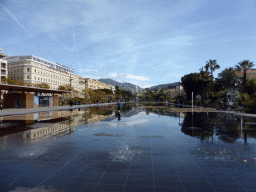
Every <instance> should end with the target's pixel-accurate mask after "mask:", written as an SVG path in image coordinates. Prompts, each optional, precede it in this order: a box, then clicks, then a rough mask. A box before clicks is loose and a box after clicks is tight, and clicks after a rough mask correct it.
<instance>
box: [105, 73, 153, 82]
mask: <svg viewBox="0 0 256 192" xmlns="http://www.w3.org/2000/svg"><path fill="white" fill-rule="evenodd" d="M108 76H109V77H116V78H122V79H133V80H138V81H148V80H149V78H148V77H143V76H139V75H133V74H122V73H110V74H109V75H108Z"/></svg>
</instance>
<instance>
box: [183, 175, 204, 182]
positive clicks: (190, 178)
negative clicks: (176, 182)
mask: <svg viewBox="0 0 256 192" xmlns="http://www.w3.org/2000/svg"><path fill="white" fill-rule="evenodd" d="M180 179H181V181H182V182H207V179H206V177H204V176H196V175H195V176H191V175H188V176H186V175H185V176H180Z"/></svg>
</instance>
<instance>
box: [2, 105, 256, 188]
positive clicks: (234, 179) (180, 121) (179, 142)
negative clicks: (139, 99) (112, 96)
mask: <svg viewBox="0 0 256 192" xmlns="http://www.w3.org/2000/svg"><path fill="white" fill-rule="evenodd" d="M160 107H161V106H160ZM171 107H172V106H169V107H164V108H155V107H152V108H150V107H148V106H147V107H146V108H144V107H143V106H141V105H140V106H131V105H127V106H123V107H122V108H121V110H120V112H119V111H117V110H116V106H108V107H101V108H99V107H98V108H91V109H89V108H87V109H81V110H80V111H79V110H74V111H63V112H58V113H55V112H52V113H49V114H46V113H44V114H36V115H33V117H36V120H35V119H31V118H32V116H29V115H28V116H23V117H19V118H20V122H22V123H23V124H22V123H18V124H15V121H13V120H12V117H8V118H5V119H3V120H2V122H3V123H5V125H3V127H2V130H5V131H3V132H2V135H1V137H0V142H1V145H0V160H1V161H0V162H1V164H0V170H1V172H0V186H1V187H2V189H3V191H10V190H16V191H20V190H23V189H34V188H37V189H38V190H42V191H44V190H45V191H48V190H52V191H54V190H60V191H75V190H77V191H84V190H88V191H100V190H103V191H194V190H199V189H200V190H204V191H218V190H221V189H229V190H232V191H235V190H240V191H243V190H244V191H247V190H248V189H256V188H255V186H254V183H255V178H256V175H255V171H256V169H255V168H256V167H255V165H256V164H255V162H256V161H255V158H256V140H255V138H256V127H255V123H256V119H250V118H244V119H243V120H241V118H239V117H236V116H233V115H227V114H224V113H223V114H221V113H209V112H205V113H203V112H201V113H191V112H185V113H184V112H177V110H176V111H175V112H173V111H171V110H170V108H171ZM28 117H29V121H28V120H27V119H28ZM15 119H17V117H15ZM27 122H29V123H28V124H27ZM241 122H242V123H241ZM8 124H12V128H8ZM9 127H10V126H9ZM13 127H14V128H15V127H16V129H14V128H13ZM23 129H26V130H23ZM53 129H54V130H53ZM6 130H9V131H6ZM10 130H14V133H12V132H11V131H10ZM37 134H38V135H37Z"/></svg>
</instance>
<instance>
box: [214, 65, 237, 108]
mask: <svg viewBox="0 0 256 192" xmlns="http://www.w3.org/2000/svg"><path fill="white" fill-rule="evenodd" d="M216 82H217V83H219V85H221V88H222V93H223V96H224V103H226V98H227V94H228V93H233V94H234V93H235V92H236V90H237V85H238V79H237V73H236V70H235V69H234V68H233V67H230V68H226V69H224V70H223V71H222V72H221V73H219V74H218V79H217V80H216Z"/></svg>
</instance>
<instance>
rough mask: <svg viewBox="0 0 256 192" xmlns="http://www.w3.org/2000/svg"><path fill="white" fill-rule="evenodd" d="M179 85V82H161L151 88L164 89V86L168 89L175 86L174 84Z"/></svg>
mask: <svg viewBox="0 0 256 192" xmlns="http://www.w3.org/2000/svg"><path fill="white" fill-rule="evenodd" d="M177 85H179V82H175V83H167V84H161V85H156V86H153V87H149V90H150V91H154V90H155V89H156V90H159V89H162V88H165V89H168V88H170V87H174V86H177Z"/></svg>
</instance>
